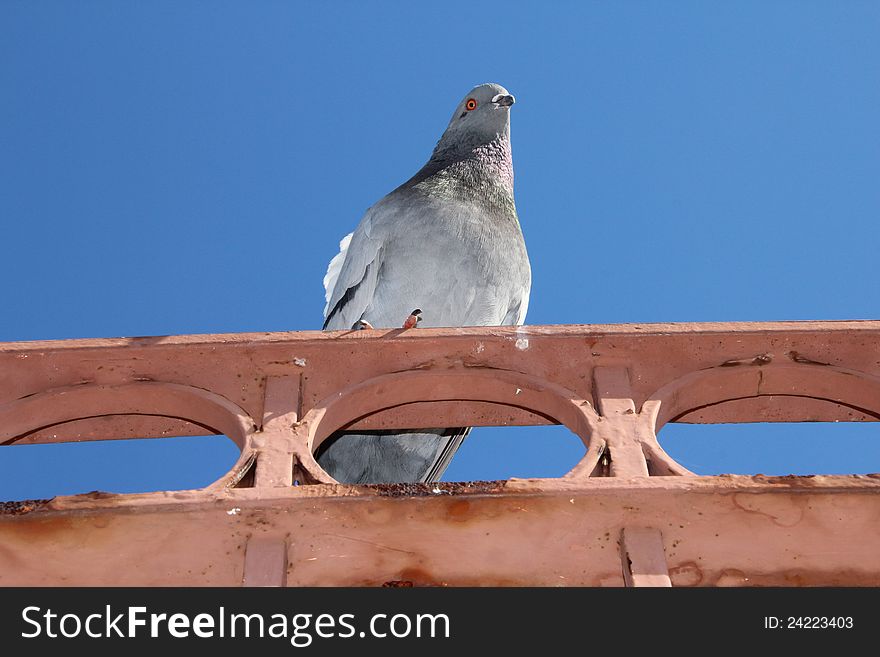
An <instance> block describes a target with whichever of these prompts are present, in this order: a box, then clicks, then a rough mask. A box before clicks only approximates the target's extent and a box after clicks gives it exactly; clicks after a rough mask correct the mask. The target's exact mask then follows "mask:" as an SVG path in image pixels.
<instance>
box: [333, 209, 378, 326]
mask: <svg viewBox="0 0 880 657" xmlns="http://www.w3.org/2000/svg"><path fill="white" fill-rule="evenodd" d="M377 207H379V204H376V205H374V206H373V207H371V208H370V209H369V210H367V213H366V214H365V215H364V218H363V219H361V222H360V224H358V227H357V229H355V231H354V233H352V234H351V235H349V236H346V237H345V238H343V240H342V242H340V252H339V254H337V255H336V257H335V258H333V260H331V261H330V266H329V267H328V268H327V275H326V276H325V277H324V288H325V291H326V295H327V296H326V298H327V306H326V307H325V308H324V327H323V328H324V329H328V330H329V329H348V328H352V326H353V325H354V324H355V323H356V322H357V321H359V320H360V319H361V317H363V314H364V311H365V310H366V309H367V307H369V305H370V303H371V302H372V301H373V295H374V294H375V292H376V286H377V284H378V280H379V270H380V268H381V256H382V243H383V240H382V239H381V237H379V236H378V235H374V232H375V231H374V215H375V212H376V209H377Z"/></svg>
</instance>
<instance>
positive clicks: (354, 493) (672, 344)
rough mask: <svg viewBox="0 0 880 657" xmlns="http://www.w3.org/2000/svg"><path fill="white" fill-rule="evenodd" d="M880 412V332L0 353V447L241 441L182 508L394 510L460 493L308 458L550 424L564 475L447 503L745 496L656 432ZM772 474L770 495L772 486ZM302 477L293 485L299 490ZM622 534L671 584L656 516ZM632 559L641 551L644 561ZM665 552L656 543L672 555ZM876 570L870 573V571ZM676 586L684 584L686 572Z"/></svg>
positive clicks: (587, 332)
mask: <svg viewBox="0 0 880 657" xmlns="http://www.w3.org/2000/svg"><path fill="white" fill-rule="evenodd" d="M878 418H880V322H875V321H861V322H780V323H761V324H759V323H741V324H669V325H617V326H545V327H538V326H535V327H518V328H517V327H505V328H461V329H424V330H423V329H415V330H409V331H404V330H392V331H381V330H377V331H350V332H332V333H323V332H299V333H269V334H236V335H216V336H212V335H205V336H172V337H154V338H119V339H111V340H104V339H101V340H68V341H50V342H20V343H7V344H0V443H2V444H6V445H8V444H12V443H18V444H25V443H45V442H63V441H83V440H106V439H126V438H133V437H138V438H143V437H155V438H161V437H162V436H178V435H200V434H205V433H206V432H215V433H222V434H225V435H227V436H228V437H229V438H231V439H232V440H233V441H235V443H236V444H237V445H238V447H239V448H240V449H241V455H240V458H239V459H238V461H237V462H236V464H235V465H234V467H233V468H232V469H231V470H230V471H229V472H227V473H226V474H225V475H223V476H222V477H221V478H220V479H218V480H217V481H216V482H214V483H213V484H211V485H210V486H208V487H207V488H205V489H202V490H200V491H192V492H190V493H187V494H178V499H180V500H184V499H186V500H188V501H189V502H193V503H195V502H199V503H201V502H206V501H212V502H216V501H217V500H224V501H225V500H229V499H241V500H245V501H247V502H248V503H250V502H253V501H254V500H257V499H269V497H271V496H272V495H276V496H279V495H280V496H281V497H279V498H278V499H288V497H287V496H294V497H296V496H298V499H311V500H315V499H318V498H321V499H330V498H334V497H340V498H352V497H358V496H370V495H373V496H375V495H379V496H384V497H385V498H388V496H389V495H390V492H393V491H395V490H396V491H397V492H398V493H401V492H402V493H405V495H404V496H405V497H413V496H420V495H421V496H430V495H429V493H430V492H431V491H440V492H441V493H443V492H444V491H449V492H452V490H453V489H452V487H450V485H448V484H444V485H441V486H439V487H436V486H435V487H433V488H431V487H428V488H426V489H425V490H422V489H420V488H419V487H418V486H413V487H408V488H407V487H403V488H398V489H394V488H393V487H389V488H386V489H384V490H383V489H381V488H376V487H372V488H370V487H344V486H340V485H339V484H337V483H336V482H334V481H333V479H332V478H331V477H330V476H329V475H328V474H327V473H326V472H325V471H324V470H323V469H322V468H321V467H320V466H319V465H318V463H317V462H316V460H315V459H314V457H313V454H314V453H315V451H316V449H317V448H318V447H319V446H320V444H321V442H322V441H323V440H325V439H326V438H327V437H328V436H330V435H331V434H332V433H334V432H335V431H337V430H339V429H341V428H351V429H358V428H359V429H376V428H408V429H416V428H427V427H436V426H485V425H525V424H551V423H559V424H564V425H565V426H566V427H568V428H569V429H570V430H571V431H572V432H573V433H575V434H576V435H578V436H579V437H580V438H581V440H583V442H584V445H585V447H586V452H585V454H584V456H583V458H582V459H581V460H580V461H579V462H578V463H577V464H576V465H575V466H574V467H573V468H572V469H571V470H570V471H569V472H568V473H567V474H566V475H565V476H564V477H562V478H561V479H558V480H522V481H519V482H512V483H511V482H508V483H507V484H505V485H500V484H499V485H498V486H495V487H494V488H492V487H489V488H486V487H483V488H482V489H481V488H479V487H477V488H470V489H468V488H467V487H465V488H462V489H460V490H457V491H456V492H460V493H466V494H473V495H477V496H480V495H483V496H485V495H487V494H489V493H491V492H492V491H495V492H496V493H499V492H500V493H501V494H502V495H504V494H508V493H510V492H511V491H514V490H515V491H518V493H517V494H531V493H535V494H537V493H538V492H541V493H546V492H547V491H551V492H554V494H555V495H563V496H565V495H569V493H570V492H571V491H575V490H576V491H579V492H578V494H579V495H580V494H586V493H585V491H594V492H595V490H599V489H602V490H609V489H608V486H609V485H610V486H614V485H620V486H623V487H624V488H625V490H627V491H630V492H631V491H643V492H644V491H650V490H655V491H656V490H659V489H658V486H660V487H661V488H662V487H663V486H665V488H663V490H665V491H667V492H668V491H671V490H679V491H684V490H690V491H699V492H700V494H706V492H707V491H713V490H714V491H715V492H716V493H718V494H719V495H720V494H726V493H727V492H729V491H730V490H731V486H734V488H735V487H736V486H739V485H741V486H743V490H748V491H749V494H750V495H753V494H755V493H756V492H757V491H758V490H763V489H761V487H760V485H761V482H760V481H757V482H756V480H755V478H742V479H736V478H731V477H727V478H724V477H720V478H719V477H697V476H696V475H695V474H694V473H692V472H690V471H689V470H688V469H686V468H684V467H683V466H682V465H680V464H679V463H677V462H676V461H675V460H674V459H673V458H672V457H671V456H670V455H669V454H667V453H666V451H665V450H664V449H663V447H662V446H661V443H660V442H659V441H658V439H657V434H658V432H659V431H660V429H661V428H662V427H663V425H665V424H666V423H668V422H693V423H717V422H764V421H875V420H877V419H878ZM539 448H540V446H537V445H536V449H539ZM0 458H2V447H0ZM765 479H766V478H765ZM600 480H605V481H606V482H607V483H605V484H602V483H599V482H600ZM609 480H614V482H617V483H616V484H615V483H612V482H611V481H609ZM746 480H748V483H746ZM826 480H827V482H830V483H828V486H830V487H831V488H833V489H834V490H843V489H845V490H846V491H853V490H855V489H853V486H856V488H858V491H859V492H860V493H866V492H868V493H871V496H870V497H867V498H859V499H862V500H869V501H870V504H871V505H874V504H876V499H877V498H876V496H875V495H874V493H876V491H877V488H876V483H877V481H876V479H872V478H871V477H861V478H858V479H857V480H852V479H850V480H847V481H846V485H844V483H843V482H844V480H843V479H839V480H837V479H834V478H833V477H829V478H826ZM826 480H823V481H826ZM675 481H679V482H680V483H675ZM768 481H769V480H767V481H765V482H764V484H766V485H767V486H770V488H768V489H767V490H770V489H772V486H771V484H770V483H767V482H768ZM773 481H774V483H773V485H777V480H773ZM853 481H856V484H854V483H853ZM294 482H296V483H297V484H301V485H300V486H298V487H296V490H293V489H292V488H293V484H294ZM591 482H593V483H591ZM652 482H653V483H652ZM688 482H690V483H688ZM736 482H739V483H736ZM801 483H802V482H801ZM756 485H757V486H758V488H755V486H756ZM792 485H794V484H792ZM797 485H798V486H800V485H801V484H797ZM603 486H604V487H605V488H602V487H603ZM835 486H836V488H835ZM596 487H599V488H596ZM689 487H690V488H689ZM713 487H714V488H713ZM859 487H861V488H859ZM831 488H829V490H831ZM801 489H802V488H799V489H798V490H801ZM777 490H778V489H777ZM377 491H378V492H377ZM566 491H568V492H566ZM645 494H648V493H645ZM151 495H152V497H151ZM168 495H170V494H164V493H156V494H143V495H134V496H125V495H120V496H113V499H114V504H115V505H116V507H115V508H119V507H120V505H121V506H125V504H128V503H129V502H126V500H130V501H131V502H130V504H131V505H133V506H132V507H131V508H141V506H142V505H144V504H147V505H149V504H153V505H156V504H159V505H160V506H161V504H165V503H166V502H167V501H168V499H169V498H168ZM658 495H659V494H658ZM163 496H164V497H163ZM236 496H239V497H238V498H236ZM261 496H262V497H261ZM80 497H81V499H76V498H68V501H66V502H56V507H55V508H56V509H60V508H62V507H63V508H65V509H68V510H69V509H73V508H77V509H83V508H85V507H83V504H86V505H87V506H88V505H91V506H89V507H88V508H91V509H93V510H94V509H97V508H104V507H102V506H101V505H102V504H103V503H101V502H100V501H98V500H96V499H95V498H94V497H92V498H89V499H86V498H82V496H80ZM576 497H577V496H575V497H572V498H571V499H573V500H575V499H576ZM291 499H292V498H291ZM768 499H769V498H768ZM160 503H161V504H160ZM59 504H60V505H61V506H58V505H59ZM65 504H66V505H68V506H64V505H65ZM572 504H574V502H572ZM151 508H152V507H151ZM234 508H238V507H235V506H233V507H230V509H234ZM862 511H864V509H862ZM862 511H859V513H862ZM658 512H659V511H658ZM231 515H232V516H235V515H237V513H232V514H231ZM625 515H626V514H625V513H624V516H625ZM857 515H858V514H857ZM19 520H20V518H19ZM621 523H622V524H621ZM621 523H618V525H616V526H615V527H616V529H615V531H616V534H615V536H616V537H617V538H616V539H615V540H616V541H617V543H618V544H619V546H620V550H622V551H623V553H624V554H626V555H628V556H627V559H628V561H627V563H629V565H630V566H629V567H628V568H629V569H627V568H625V569H624V575H625V577H624V579H625V581H627V582H629V583H638V582H639V581H642V580H643V581H644V582H648V583H650V582H656V580H657V577H660V579H661V580H663V578H665V581H667V582H668V581H670V575H669V573H668V572H666V573H661V574H660V575H658V574H657V573H656V572H653V571H652V572H647V573H640V572H638V567H639V566H638V564H639V563H648V564H650V563H655V562H656V561H657V560H656V558H655V557H657V546H658V545H659V546H660V552H661V553H662V552H663V545H664V540H665V538H664V537H666V533H665V532H664V533H663V534H662V535H661V533H660V531H661V528H660V527H659V525H661V524H663V523H659V522H654V523H648V522H645V519H644V518H642V519H641V520H640V522H639V523H637V524H636V525H632V524H631V523H629V524H628V523H627V522H625V519H621ZM644 525H647V526H644ZM627 527H629V529H628V530H627V531H623V530H624V529H626V528H627ZM681 529H684V527H682V528H681ZM875 533H876V532H875ZM284 540H285V541H289V540H290V539H289V538H285V539H284ZM270 544H271V545H273V546H274V547H270V548H266V549H267V550H269V553H273V554H274V553H277V552H278V549H277V542H276V543H271V541H270ZM255 545H256V544H255ZM285 545H287V543H285ZM254 549H256V548H254ZM273 550H274V552H272V551H273ZM643 551H644V554H645V555H647V556H640V554H641V553H642V552H643ZM669 551H670V548H669V547H667V555H666V556H667V557H668V556H669V554H668V553H669ZM281 552H284V553H285V554H288V552H289V551H284V550H282V551H281ZM254 554H257V553H254V552H253V551H252V557H253V555H254ZM652 555H653V556H652ZM256 558H257V557H253V558H252V560H253V559H256ZM258 561H259V560H258ZM254 563H256V562H254ZM633 564H636V566H634V567H635V568H636V570H632V568H633V566H632V565H633ZM862 565H864V564H862ZM694 567H695V568H697V569H698V570H700V571H701V572H703V570H702V569H701V568H700V567H699V566H694ZM871 568H873V569H874V570H872V571H871V572H875V571H880V568H878V567H876V564H872V565H871ZM649 570H650V568H649ZM721 570H724V569H723V568H722V569H720V570H718V572H721ZM285 572H286V571H285ZM682 572H684V571H682ZM853 572H861V571H860V570H859V568H855V570H854V571H853ZM410 574H412V573H410ZM642 575H644V577H642ZM716 575H717V573H716ZM717 577H721V576H720V575H718V576H717ZM860 577H861V576H860ZM640 578H642V580H640ZM257 579H259V578H257ZM330 579H331V580H332V579H333V578H332V577H331V578H330ZM416 579H418V578H416ZM490 579H491V578H490ZM606 579H607V578H606ZM612 579H614V578H613V577H612ZM679 579H680V580H681V581H680V583H694V582H690V580H688V579H687V577H684V576H682V577H680V578H679ZM691 579H693V577H691ZM716 579H717V578H716ZM856 579H858V578H856ZM674 580H675V578H674V577H673V578H672V581H673V582H674ZM312 581H313V580H310V579H308V578H306V579H304V580H302V582H312ZM455 581H459V580H455ZM529 581H530V580H529ZM591 581H592V580H591ZM615 581H616V580H615ZM700 581H701V582H702V578H701V579H700ZM822 581H825V580H822ZM834 581H837V580H834ZM846 581H849V580H846ZM594 583H595V582H594ZM715 583H718V582H717V581H716V582H715Z"/></svg>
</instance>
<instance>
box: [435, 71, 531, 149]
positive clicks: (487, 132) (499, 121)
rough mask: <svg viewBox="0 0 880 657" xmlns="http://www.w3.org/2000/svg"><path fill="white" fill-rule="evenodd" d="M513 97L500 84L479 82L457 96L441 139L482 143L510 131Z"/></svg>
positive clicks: (444, 140)
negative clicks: (453, 110) (458, 99)
mask: <svg viewBox="0 0 880 657" xmlns="http://www.w3.org/2000/svg"><path fill="white" fill-rule="evenodd" d="M514 102H515V99H514V97H513V96H512V95H511V94H510V93H509V92H508V91H507V89H505V88H504V87H502V86H501V85H500V84H494V83H488V84H481V85H479V86H478V87H474V88H473V89H471V90H470V91H469V92H468V94H467V95H466V96H465V97H464V98H462V99H461V102H460V103H459V104H458V107H456V108H455V112H453V114H452V119H450V121H449V126H447V128H446V132H444V133H443V136H442V137H441V138H440V143H441V144H443V143H444V142H445V143H446V144H447V145H449V144H451V143H456V142H458V143H465V144H485V143H488V142H490V141H493V140H495V139H497V138H499V137H501V136H508V135H509V134H510V107H511V105H513V103H514Z"/></svg>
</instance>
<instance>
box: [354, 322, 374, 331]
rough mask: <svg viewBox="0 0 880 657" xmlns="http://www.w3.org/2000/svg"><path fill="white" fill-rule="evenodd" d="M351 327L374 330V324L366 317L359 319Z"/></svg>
mask: <svg viewBox="0 0 880 657" xmlns="http://www.w3.org/2000/svg"><path fill="white" fill-rule="evenodd" d="M351 328H352V329H354V330H355V331H363V330H365V329H370V330H373V325H372V324H370V323H369V322H368V321H367V320H365V319H359V320H358V321H356V322H355V323H354V326H352V327H351Z"/></svg>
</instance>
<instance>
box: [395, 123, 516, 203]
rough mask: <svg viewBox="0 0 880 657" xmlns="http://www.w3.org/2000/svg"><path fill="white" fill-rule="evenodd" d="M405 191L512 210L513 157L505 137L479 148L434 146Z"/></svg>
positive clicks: (508, 141) (500, 136) (406, 185)
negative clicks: (426, 193)
mask: <svg viewBox="0 0 880 657" xmlns="http://www.w3.org/2000/svg"><path fill="white" fill-rule="evenodd" d="M404 186H405V187H410V188H418V189H420V190H424V191H427V192H428V193H432V194H435V193H436V194H442V195H444V196H454V197H457V198H459V199H461V200H465V201H477V202H483V203H487V204H489V205H493V206H498V205H502V206H505V208H506V207H508V206H509V207H512V205H513V157H512V155H511V150H510V138H509V137H508V136H507V135H506V134H504V135H499V136H498V137H497V138H496V139H493V140H492V141H489V142H484V143H481V144H471V145H468V144H461V143H459V144H456V145H452V146H449V145H446V144H444V142H443V140H441V141H440V143H438V144H437V147H436V148H435V149H434V152H433V154H432V155H431V159H430V160H428V163H427V164H426V165H425V166H424V167H422V169H421V170H420V171H419V172H418V173H417V174H416V175H415V176H413V177H412V178H411V179H410V180H409V181H408V182H407V183H405V185H404Z"/></svg>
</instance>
